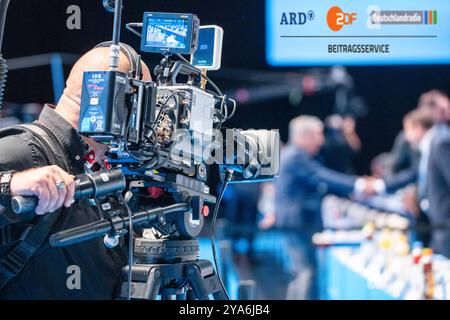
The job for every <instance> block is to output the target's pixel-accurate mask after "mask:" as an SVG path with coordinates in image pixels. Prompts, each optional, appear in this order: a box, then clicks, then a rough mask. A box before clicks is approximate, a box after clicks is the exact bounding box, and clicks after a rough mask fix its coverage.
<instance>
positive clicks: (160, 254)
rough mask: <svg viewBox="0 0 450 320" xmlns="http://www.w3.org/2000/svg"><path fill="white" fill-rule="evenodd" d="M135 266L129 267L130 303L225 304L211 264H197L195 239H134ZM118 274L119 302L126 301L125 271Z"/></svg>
mask: <svg viewBox="0 0 450 320" xmlns="http://www.w3.org/2000/svg"><path fill="white" fill-rule="evenodd" d="M134 252H135V261H136V263H135V264H133V265H132V266H131V269H132V277H131V294H130V297H131V298H132V299H144V300H155V299H156V298H157V296H158V295H159V296H161V299H162V300H186V299H188V300H193V299H199V300H209V299H210V295H212V296H213V297H214V299H215V300H226V299H227V296H226V294H225V292H224V291H223V289H222V286H221V284H220V282H219V278H218V276H217V274H216V272H215V271H214V267H213V265H212V263H211V262H210V261H208V260H204V259H202V260H199V259H198V253H199V245H198V241H197V240H196V239H190V240H171V239H163V240H154V239H145V238H137V239H136V240H135V246H134ZM129 267H130V266H126V267H124V268H123V270H122V283H121V290H120V295H119V298H120V299H125V298H127V297H128V271H129V270H128V268H129Z"/></svg>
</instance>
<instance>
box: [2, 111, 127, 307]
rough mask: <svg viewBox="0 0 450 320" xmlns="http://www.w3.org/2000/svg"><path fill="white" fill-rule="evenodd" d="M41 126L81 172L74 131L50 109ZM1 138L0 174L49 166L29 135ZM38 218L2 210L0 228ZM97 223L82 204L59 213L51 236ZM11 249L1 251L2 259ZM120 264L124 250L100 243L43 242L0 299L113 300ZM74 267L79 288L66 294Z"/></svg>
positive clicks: (82, 148) (81, 151)
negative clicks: (55, 245) (62, 245)
mask: <svg viewBox="0 0 450 320" xmlns="http://www.w3.org/2000/svg"><path fill="white" fill-rule="evenodd" d="M39 122H40V123H42V124H44V125H45V126H46V127H47V128H48V129H50V131H52V132H53V133H54V134H55V136H56V137H57V138H58V140H59V141H60V142H61V144H62V145H63V147H64V149H65V154H64V155H62V156H64V157H66V159H67V161H68V163H69V166H70V173H71V174H74V175H75V174H79V173H82V172H83V171H84V170H83V161H84V160H83V159H84V156H85V153H86V151H87V145H86V144H85V143H84V141H83V140H82V138H81V136H80V135H79V134H78V132H77V131H76V130H75V129H74V128H73V127H72V126H71V125H70V124H69V123H68V122H66V121H65V120H64V119H63V118H62V117H61V116H59V115H58V114H57V113H56V112H55V111H54V110H53V109H52V108H51V107H50V106H45V108H44V110H43V111H42V113H41V115H40V118H39ZM1 133H2V134H1V136H2V137H3V138H1V139H0V171H5V170H17V171H22V170H25V169H29V168H32V167H42V166H46V165H50V164H52V163H50V162H49V160H48V159H46V156H45V152H44V151H43V150H42V149H43V148H42V145H40V144H39V143H38V141H36V139H35V138H34V137H33V136H32V135H31V134H30V133H29V132H28V131H26V130H22V129H17V128H5V129H2V132H1ZM50 214H52V213H50ZM53 214H58V213H53ZM40 218H41V217H39V216H35V215H34V214H29V215H25V216H24V217H23V218H20V220H19V219H18V218H17V216H14V215H13V214H12V213H11V212H10V211H9V210H5V209H0V227H3V226H5V225H6V224H11V223H13V224H15V226H19V225H20V224H25V223H27V224H29V223H32V224H34V223H36V222H37V221H38V220H39V219H40ZM99 218H100V217H99V215H98V213H97V211H96V210H95V209H94V208H92V207H91V206H90V205H89V204H88V203H87V202H86V201H81V202H79V203H76V204H74V205H72V207H70V208H68V209H67V208H64V209H62V210H61V211H60V213H59V217H58V220H57V222H56V223H55V225H54V227H53V230H52V232H51V234H52V233H55V232H58V231H60V230H64V229H68V228H72V227H75V226H79V225H82V224H87V223H90V222H93V221H96V220H98V219H99ZM11 248H12V246H4V247H1V246H0V257H2V256H4V255H5V254H6V253H7V252H8V251H9V250H10V249H11ZM124 265H126V256H125V254H124V251H123V249H122V248H116V249H113V250H111V249H107V248H106V247H105V246H104V245H103V242H102V239H94V240H90V241H86V242H83V243H80V244H77V245H73V246H69V247H66V248H53V247H50V245H49V243H48V241H45V242H44V245H43V246H42V247H41V248H40V249H39V250H38V252H37V253H36V254H35V255H34V256H33V257H32V258H31V260H30V261H29V262H28V263H27V265H26V266H25V267H24V269H23V270H22V271H21V272H20V273H19V274H18V275H17V276H16V277H15V278H14V279H12V280H11V281H10V283H8V285H7V286H6V287H5V288H4V289H3V290H1V291H0V299H112V298H114V296H115V290H116V288H117V286H118V285H119V278H120V273H121V268H122V267H123V266H124ZM73 266H76V267H73ZM77 267H78V268H79V270H80V276H81V277H80V280H81V288H80V289H70V287H71V286H68V285H67V282H70V279H69V277H70V276H71V275H72V274H73V271H71V270H73V268H77ZM68 279H69V280H68Z"/></svg>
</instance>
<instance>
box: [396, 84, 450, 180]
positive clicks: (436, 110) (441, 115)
mask: <svg viewBox="0 0 450 320" xmlns="http://www.w3.org/2000/svg"><path fill="white" fill-rule="evenodd" d="M417 109H421V110H425V111H426V112H429V113H430V114H431V117H432V118H433V123H434V124H435V125H436V126H437V127H438V128H439V131H442V130H443V128H444V129H445V127H446V126H447V125H448V123H449V121H450V101H449V99H448V96H447V95H446V94H445V93H443V92H442V91H439V90H436V89H433V90H430V91H427V92H425V93H423V94H422V95H421V96H420V97H419V101H418V105H417ZM391 153H392V155H393V159H394V160H393V164H392V171H393V172H394V173H396V172H400V171H402V170H405V169H407V168H409V167H410V166H411V165H412V164H413V163H414V162H415V161H416V160H417V158H418V157H419V154H418V151H417V150H413V149H412V148H411V146H410V145H409V143H408V142H407V141H406V140H405V136H404V131H401V132H400V133H399V134H398V135H397V137H396V138H395V142H394V146H393V147H392V150H391Z"/></svg>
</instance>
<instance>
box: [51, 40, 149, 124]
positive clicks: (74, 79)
mask: <svg viewBox="0 0 450 320" xmlns="http://www.w3.org/2000/svg"><path fill="white" fill-rule="evenodd" d="M141 68H142V75H143V80H145V81H150V80H151V75H150V70H149V69H148V67H147V66H146V65H145V63H143V62H142V63H141ZM107 70H109V47H100V48H94V49H92V50H90V51H88V52H87V53H85V54H84V55H83V56H82V57H81V58H80V59H79V60H78V61H77V62H76V63H75V65H74V66H73V67H72V70H71V71H70V75H69V77H68V78H67V82H66V88H65V89H64V92H63V95H62V96H61V99H60V100H59V102H58V104H57V106H56V109H55V110H56V112H58V113H59V114H60V115H61V116H62V117H63V118H64V119H66V121H67V122H69V123H70V124H71V125H72V126H73V127H74V128H78V119H79V117H80V104H81V88H82V84H83V73H84V72H86V71H107ZM118 71H120V72H125V73H127V72H129V71H131V63H130V61H129V60H128V57H127V56H126V55H125V54H124V53H123V52H122V51H121V52H120V62H119V68H118Z"/></svg>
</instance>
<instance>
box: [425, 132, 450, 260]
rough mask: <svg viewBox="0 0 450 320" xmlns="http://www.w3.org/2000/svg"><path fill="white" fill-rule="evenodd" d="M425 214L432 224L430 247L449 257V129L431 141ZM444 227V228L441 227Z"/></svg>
mask: <svg viewBox="0 0 450 320" xmlns="http://www.w3.org/2000/svg"><path fill="white" fill-rule="evenodd" d="M427 198H428V201H429V204H430V207H429V209H428V212H427V215H428V217H429V219H430V223H431V225H432V226H435V227H437V229H435V230H433V232H432V240H431V245H432V248H433V249H434V250H435V251H436V252H437V253H440V254H443V255H445V256H446V257H448V258H450V130H449V132H447V134H445V135H442V136H440V137H439V138H437V139H436V140H435V141H433V143H432V146H431V151H430V159H429V162H428V174H427ZM442 227H444V228H442Z"/></svg>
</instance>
